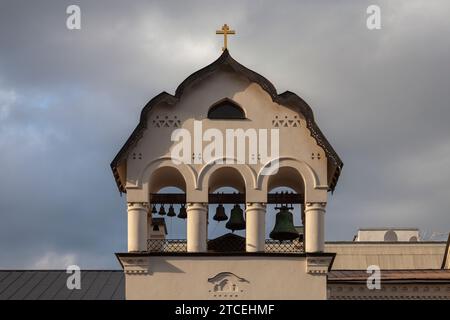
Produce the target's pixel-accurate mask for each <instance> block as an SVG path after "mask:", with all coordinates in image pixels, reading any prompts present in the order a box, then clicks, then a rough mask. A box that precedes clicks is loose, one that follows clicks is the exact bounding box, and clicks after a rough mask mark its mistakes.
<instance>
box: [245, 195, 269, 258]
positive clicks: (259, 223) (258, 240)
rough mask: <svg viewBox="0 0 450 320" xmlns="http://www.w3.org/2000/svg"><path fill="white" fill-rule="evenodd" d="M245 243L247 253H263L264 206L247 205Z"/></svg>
mask: <svg viewBox="0 0 450 320" xmlns="http://www.w3.org/2000/svg"><path fill="white" fill-rule="evenodd" d="M245 212H246V217H245V218H246V220H245V223H246V231H245V243H246V251H247V252H264V247H265V242H266V241H265V240H266V206H265V205H264V204H263V203H247V210H246V211H245Z"/></svg>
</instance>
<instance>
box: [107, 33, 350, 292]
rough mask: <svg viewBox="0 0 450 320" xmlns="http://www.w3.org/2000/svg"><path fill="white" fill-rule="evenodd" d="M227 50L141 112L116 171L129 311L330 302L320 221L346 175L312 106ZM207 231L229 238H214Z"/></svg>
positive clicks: (327, 263)
mask: <svg viewBox="0 0 450 320" xmlns="http://www.w3.org/2000/svg"><path fill="white" fill-rule="evenodd" d="M227 33H228V34H231V33H230V32H229V29H228V31H227ZM226 45H227V43H226V42H225V47H224V51H223V53H222V54H221V56H220V57H219V58H218V59H217V60H216V61H214V62H213V63H211V64H210V65H208V66H206V67H204V68H203V69H201V70H199V71H197V72H195V73H193V74H192V75H190V76H189V77H188V78H187V79H185V80H184V81H183V82H182V83H181V84H180V85H179V86H178V88H177V89H176V91H175V94H174V95H171V94H169V93H166V92H163V93H161V94H159V95H157V96H156V97H154V98H152V99H151V100H150V101H149V102H148V103H147V104H146V105H145V107H144V108H143V110H142V113H141V116H140V121H139V123H138V125H137V127H136V129H135V130H134V131H133V133H132V134H131V136H130V137H129V138H128V140H127V141H126V143H125V144H124V146H123V147H122V148H121V150H120V151H119V153H118V154H117V156H116V157H115V158H114V160H113V161H112V163H111V168H112V171H113V174H114V177H115V179H116V183H117V186H118V188H119V191H120V192H122V193H126V199H127V203H128V210H127V214H126V215H127V220H128V252H123V253H117V254H116V255H117V258H118V259H119V261H120V263H121V265H122V267H123V269H124V272H125V279H126V280H125V281H126V298H127V299H214V298H217V299H224V298H226V299H325V298H326V295H327V293H326V291H327V290H326V277H327V272H328V270H329V268H330V267H331V264H332V261H333V259H334V254H333V253H325V252H324V238H325V230H324V219H325V212H326V205H327V201H328V192H329V191H332V190H334V188H335V186H336V183H337V181H338V178H339V174H340V171H341V169H342V165H343V164H342V162H341V160H340V158H339V156H338V155H337V154H336V152H335V151H334V149H333V148H332V147H331V145H330V144H329V142H328V141H327V139H326V138H325V136H324V135H323V134H322V132H321V131H320V129H319V128H318V126H317V124H316V122H315V120H314V117H313V112H312V109H311V108H310V107H309V105H308V104H307V103H306V102H305V101H304V100H303V99H301V98H300V97H298V96H297V95H296V94H294V93H292V92H289V91H287V92H284V93H281V94H278V93H277V91H276V89H275V87H274V86H273V85H272V83H270V82H269V81H268V80H267V79H266V78H264V77H263V76H261V75H260V74H258V73H256V72H254V71H252V70H250V69H248V68H246V67H244V66H243V65H241V64H239V63H238V62H237V61H236V60H234V59H233V58H232V57H231V55H230V53H229V51H228V49H227V47H226ZM242 150H244V151H243V152H241V153H239V152H240V151H242ZM168 188H169V189H170V188H172V189H171V190H177V191H176V192H166V191H165V190H167V189H168ZM224 190H225V191H224ZM229 190H232V191H231V192H230V191H229ZM293 209H294V210H293ZM171 219H178V220H177V221H179V223H181V225H182V228H184V230H185V232H186V238H185V239H176V238H174V237H173V235H172V234H171V231H173V229H171V228H172V227H171V221H173V220H171ZM163 221H164V223H163ZM167 221H169V223H168V222H167ZM295 221H297V226H295V224H296V223H295ZM213 222H214V223H215V224H219V225H221V226H225V227H226V229H228V230H229V231H227V232H225V233H224V234H222V235H219V236H218V237H217V236H216V237H213V238H211V236H210V235H211V232H212V230H211V229H212V227H211V226H212V223H213ZM299 224H301V225H299ZM272 225H273V227H272ZM155 226H158V228H160V227H162V229H163V230H164V232H161V231H159V233H158V231H155V230H156V228H155ZM166 226H167V227H166ZM150 228H151V230H150ZM158 230H160V229H158ZM270 230H271V231H270ZM299 230H301V232H300V233H299ZM166 232H167V234H166ZM275 281H276V283H275ZM225 283H228V284H229V285H225ZM267 288H272V289H271V290H267Z"/></svg>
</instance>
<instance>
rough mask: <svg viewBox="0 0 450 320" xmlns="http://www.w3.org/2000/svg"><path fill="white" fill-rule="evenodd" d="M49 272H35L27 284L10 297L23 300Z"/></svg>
mask: <svg viewBox="0 0 450 320" xmlns="http://www.w3.org/2000/svg"><path fill="white" fill-rule="evenodd" d="M47 274H48V273H47V272H33V276H32V277H30V278H29V279H28V280H27V281H26V282H25V284H24V285H23V286H22V287H21V288H20V289H18V290H17V291H16V292H15V293H14V294H13V295H11V296H10V297H9V298H8V299H12V300H23V299H24V298H25V297H26V296H27V295H28V294H29V293H30V292H31V291H32V290H33V288H35V287H36V286H38V285H39V283H40V282H41V281H42V279H44V278H45V277H46V276H47Z"/></svg>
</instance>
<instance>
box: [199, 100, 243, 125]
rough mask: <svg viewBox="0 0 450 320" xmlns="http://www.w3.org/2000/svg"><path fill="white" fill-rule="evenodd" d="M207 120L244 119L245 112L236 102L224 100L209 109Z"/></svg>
mask: <svg viewBox="0 0 450 320" xmlns="http://www.w3.org/2000/svg"><path fill="white" fill-rule="evenodd" d="M208 119H217V120H224V119H226V120H230V119H245V112H244V110H243V109H242V108H241V107H240V106H239V105H238V104H237V103H236V102H234V101H232V100H230V99H227V98H226V99H223V100H221V101H219V102H217V103H215V104H213V105H212V106H211V108H209V111H208Z"/></svg>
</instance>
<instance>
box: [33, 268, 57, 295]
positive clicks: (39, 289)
mask: <svg viewBox="0 0 450 320" xmlns="http://www.w3.org/2000/svg"><path fill="white" fill-rule="evenodd" d="M41 273H43V274H45V277H44V278H43V279H42V280H41V282H39V284H38V285H36V286H35V287H34V288H33V289H32V290H31V291H30V292H29V293H28V294H27V295H26V296H25V297H24V299H25V300H37V299H39V297H40V296H41V295H42V294H43V293H44V292H45V291H46V290H47V289H48V288H49V287H50V285H51V284H52V283H53V281H55V279H56V278H57V277H58V276H59V273H58V272H56V271H41Z"/></svg>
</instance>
